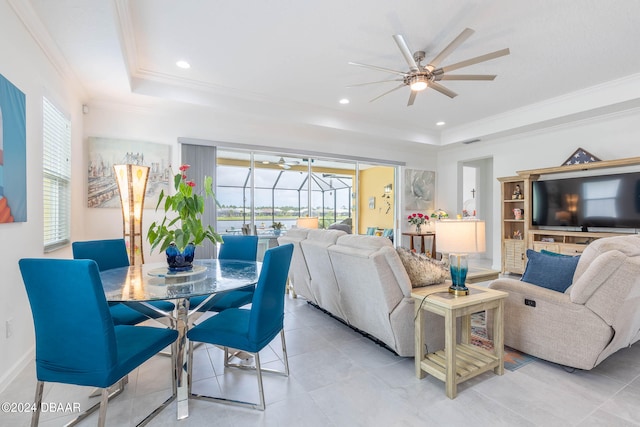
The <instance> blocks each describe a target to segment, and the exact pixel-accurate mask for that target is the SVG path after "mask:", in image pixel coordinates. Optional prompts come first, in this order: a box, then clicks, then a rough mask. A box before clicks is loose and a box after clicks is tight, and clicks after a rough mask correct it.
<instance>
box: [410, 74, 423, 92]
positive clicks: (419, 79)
mask: <svg viewBox="0 0 640 427" xmlns="http://www.w3.org/2000/svg"><path fill="white" fill-rule="evenodd" d="M427 81H428V79H427V77H426V76H422V75H418V76H413V77H411V83H410V84H409V86H410V87H411V90H413V91H416V92H420V91H421V90H425V89H426V88H427Z"/></svg>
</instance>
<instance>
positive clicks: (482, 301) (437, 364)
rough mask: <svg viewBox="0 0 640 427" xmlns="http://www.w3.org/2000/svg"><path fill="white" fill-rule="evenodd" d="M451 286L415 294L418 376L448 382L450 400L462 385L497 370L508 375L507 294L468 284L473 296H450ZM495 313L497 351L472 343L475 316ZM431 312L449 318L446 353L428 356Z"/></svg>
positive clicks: (427, 289) (447, 322) (447, 390)
mask: <svg viewBox="0 0 640 427" xmlns="http://www.w3.org/2000/svg"><path fill="white" fill-rule="evenodd" d="M449 286H450V283H446V284H444V285H438V286H427V287H424V288H418V289H416V290H414V291H413V292H412V293H411V297H412V298H414V300H415V305H416V317H415V340H416V341H415V345H416V350H415V351H416V355H415V364H416V376H417V377H418V378H424V377H425V376H426V374H430V375H433V376H434V377H436V378H438V379H439V380H441V381H444V383H445V388H446V393H447V397H449V398H450V399H453V398H455V397H456V393H457V386H458V384H459V383H461V382H463V381H466V380H468V379H470V378H473V377H475V376H476V375H479V374H481V373H483V372H486V371H488V370H490V369H493V372H495V373H496V374H497V375H502V374H504V330H503V328H504V326H503V316H504V300H505V298H506V297H507V293H506V292H502V291H496V290H493V289H489V288H484V287H479V286H473V285H467V287H468V288H469V295H465V296H454V295H453V294H450V293H449ZM483 310H493V311H494V316H493V351H488V350H485V349H482V348H480V347H478V346H475V345H473V344H471V342H470V336H471V314H473V313H477V312H479V311H483ZM425 311H431V312H433V313H436V314H439V315H441V316H443V317H444V319H445V322H444V323H445V345H444V350H439V351H436V352H434V353H429V354H426V355H425V348H424V330H423V327H424V312H425ZM458 317H460V318H461V321H462V336H461V337H460V344H456V321H457V318H458Z"/></svg>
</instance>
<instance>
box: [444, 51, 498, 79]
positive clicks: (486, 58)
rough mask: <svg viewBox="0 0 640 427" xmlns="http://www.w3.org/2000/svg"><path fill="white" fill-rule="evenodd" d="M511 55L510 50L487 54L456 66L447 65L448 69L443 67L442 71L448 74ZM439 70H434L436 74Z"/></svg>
mask: <svg viewBox="0 0 640 427" xmlns="http://www.w3.org/2000/svg"><path fill="white" fill-rule="evenodd" d="M505 55H509V48H505V49H501V50H496V51H495V52H491V53H487V54H485V55H480V56H476V57H475V58H471V59H467V60H466V61H461V62H458V63H455V64H451V65H447V66H446V67H442V68H441V70H442V72H443V73H448V72H449V71H453V70H457V69H458V68H464V67H468V66H470V65H474V64H478V63H480V62H484V61H489V60H491V59H495V58H500V57H501V56H505ZM437 71H438V70H434V73H436V72H437Z"/></svg>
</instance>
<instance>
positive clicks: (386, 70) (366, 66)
mask: <svg viewBox="0 0 640 427" xmlns="http://www.w3.org/2000/svg"><path fill="white" fill-rule="evenodd" d="M349 65H355V66H357V67H364V68H371V69H373V70H378V71H384V72H386V73H393V74H400V75H401V76H406V75H407V74H408V73H403V72H402V71H396V70H391V69H389V68H384V67H378V66H375V65H367V64H359V63H357V62H349Z"/></svg>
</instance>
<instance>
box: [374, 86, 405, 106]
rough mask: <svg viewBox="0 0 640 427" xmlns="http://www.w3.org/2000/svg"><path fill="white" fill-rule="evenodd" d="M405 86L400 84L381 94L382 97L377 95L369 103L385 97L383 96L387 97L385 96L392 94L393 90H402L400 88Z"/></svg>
mask: <svg viewBox="0 0 640 427" xmlns="http://www.w3.org/2000/svg"><path fill="white" fill-rule="evenodd" d="M405 86H406V85H405V84H404V83H402V84H401V85H400V86H397V87H394V88H393V89H391V90H388V91H386V92H385V93H383V94H382V95H378V96H376V97H375V98H373V99H372V100H371V101H369V102H373V101H375V100H376V99H378V98H382V97H383V96H385V95H387V94H389V93H391V92H393V91H394V90H398V89H400V88H402V87H405Z"/></svg>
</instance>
